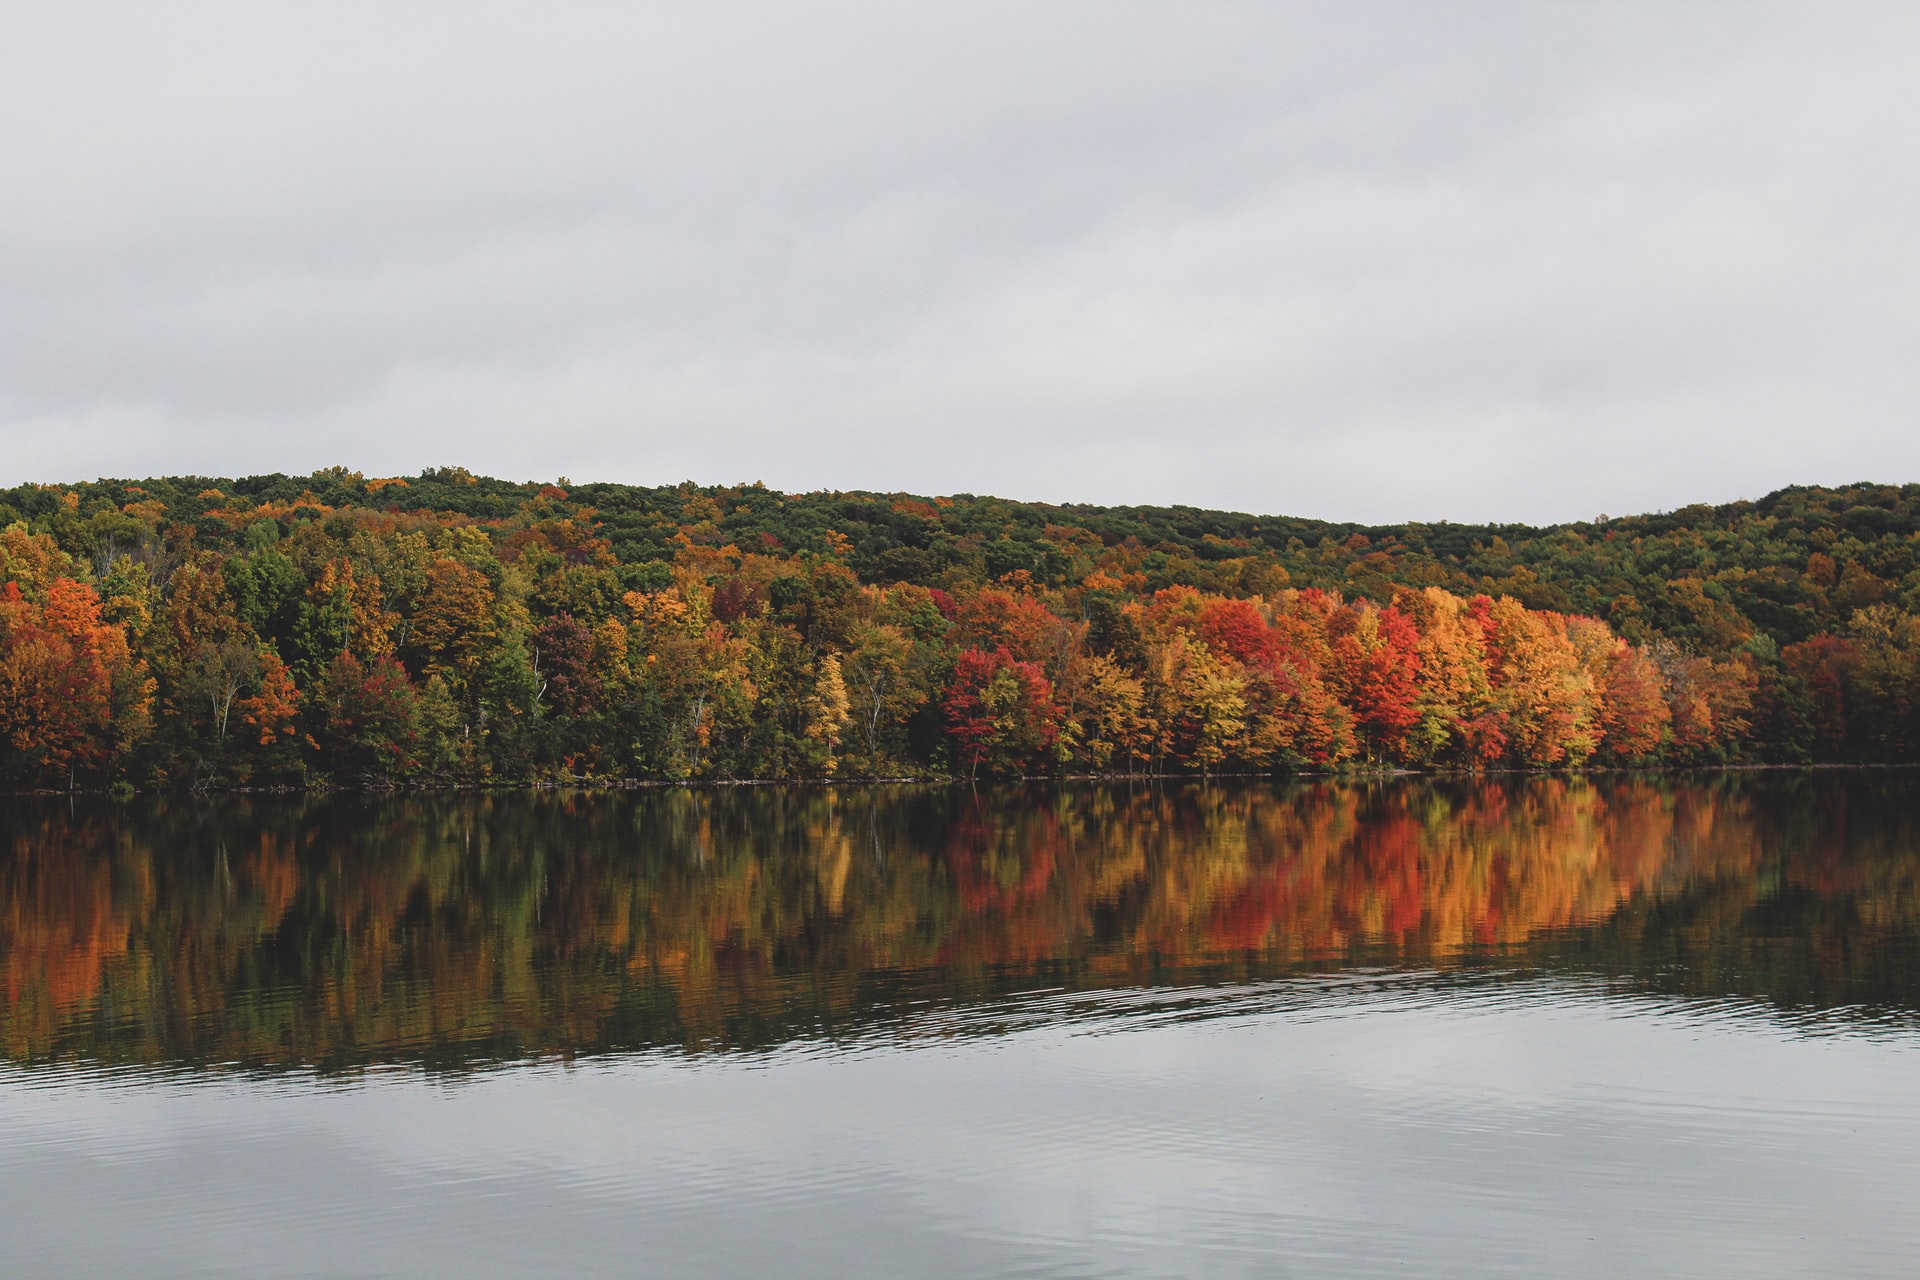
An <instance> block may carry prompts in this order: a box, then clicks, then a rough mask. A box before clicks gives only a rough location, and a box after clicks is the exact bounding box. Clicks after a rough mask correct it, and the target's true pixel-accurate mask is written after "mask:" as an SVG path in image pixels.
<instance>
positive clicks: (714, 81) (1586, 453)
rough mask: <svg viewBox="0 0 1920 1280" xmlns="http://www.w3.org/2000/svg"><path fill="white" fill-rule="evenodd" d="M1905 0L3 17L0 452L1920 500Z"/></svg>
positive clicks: (32, 10)
mask: <svg viewBox="0 0 1920 1280" xmlns="http://www.w3.org/2000/svg"><path fill="white" fill-rule="evenodd" d="M1917 122H1920V6H1916V5H1913V4H1910V3H1888V4H1881V5H1863V6H1855V5H1847V4H1837V3H1823V4H1818V5H1815V4H1804V3H1802V4H1796V5H1777V6H1775V5H1766V4H1760V3H1749V2H1746V0H1743V2H1742V3H1738V4H1728V3H1725V2H1724V0H1720V2H1716V3H1711V4H1706V3H1702V4H1692V5H1690V4H1684V3H1672V2H1663V3H1658V4H1648V5H1644V6H1635V5H1627V4H1591V5H1584V6H1576V5H1571V4H1551V3H1542V2H1538V0H1529V2H1527V3H1514V4H1484V5H1474V4H1448V5H1437V4H1430V3H1415V2H1409V3H1403V4H1366V3H1356V2H1355V0H1343V2H1340V3H1330V4H1326V5H1313V4H1294V5H1285V4H1272V3H1265V4H1232V3H1219V4H1214V3H1204V2H1199V0H1183V2H1182V3H1178V4H1172V3H1169V4H1164V5H1141V4H1128V3H1119V2H1116V0H1102V2H1100V3H1090V4H1064V3H1062V4H1042V3H1034V2H1033V0H1026V2H1025V3H1019V4H1004V5H1002V4H994V3H983V2H981V0H971V2H970V3H967V4H949V5H939V4H928V3H922V4H899V3H892V4H873V5H853V4H798V3H791V2H789V3H768V4H726V3H713V2H712V0H705V2H703V3H701V4H697V5H696V4H683V5H678V6H673V7H661V8H658V9H648V8H646V7H644V6H641V5H636V4H626V3H621V4H605V5H584V4H583V5H564V4H542V5H521V6H514V5H492V4H486V3H478V2H475V0H463V2H462V3H459V4H446V5H428V4H406V3H399V2H396V0H383V2H382V3H379V4H369V5H355V4H350V3H342V2H340V0H331V2H330V3H328V4H324V5H306V6H298V7H296V6H276V5H262V4H257V3H248V4H235V5H231V6H215V5H193V4H187V3H170V4H165V5H154V4H144V3H143V4H126V5H120V6H114V5H97V6H93V5H86V4H81V3H74V2H72V0H64V2H62V3H59V4H51V3H49V4H31V3H21V4H10V5H9V6H8V7H7V19H6V23H5V36H4V38H0V482H5V483H16V482H19V481H23V480H77V479H88V478H92V477H94V476H98V475H103V474H104V475H147V474H153V473H157V472H171V473H177V472H196V473H202V474H218V475H231V474H236V473H250V472H259V471H290V472H304V471H308V470H311V469H313V468H315V467H319V466H325V465H332V464H335V463H339V464H343V465H346V466H349V467H351V468H354V469H356V470H360V471H363V472H365V473H366V474H368V475H391V474H407V473H411V472H416V471H418V470H420V469H421V468H423V467H426V466H435V465H443V464H458V465H464V466H466V467H469V468H471V469H472V470H475V471H480V472H486V473H492V474H499V475H506V476H510V477H514V478H529V479H531V478H542V479H544V478H551V477H555V476H560V475H566V476H570V477H572V478H573V479H575V480H586V479H603V480H623V481H633V482H639V483H665V482H675V481H679V480H682V479H687V478H692V479H696V480H699V481H702V482H707V483H719V482H732V481H738V480H755V479H758V480H764V481H765V482H767V483H768V484H771V485H774V486H776V487H780V488H786V489H812V488H877V489H907V490H912V491H917V492H933V493H949V492H961V491H971V492H978V493H998V494H1005V495H1008V496H1012V497H1022V498H1037V499H1046V500H1057V501H1097V502H1163V503H1164V502H1188V503H1196V504H1202V505H1207V506H1222V507H1231V508H1236V509H1241V510H1252V511H1258V512H1270V513H1287V514H1299V515H1313V516H1325V517H1335V518H1355V519H1367V520H1382V521H1398V520H1406V519H1427V520H1432V519H1454V520H1472V519H1522V520H1532V521H1547V520H1558V519H1578V518H1586V517H1590V516H1593V515H1595V514H1597V513H1599V512H1602V511H1606V512H1611V513H1614V514H1623V513H1626V512H1629V511H1643V510H1651V509H1660V508H1668V507H1673V506H1677V505H1680V504H1683V503H1685V502H1688V501H1694V500H1725V499H1731V498H1736V497H1743V496H1744V497H1754V496H1758V495H1760V494H1761V493H1764V492H1766V491H1768V490H1770V489H1773V488H1776V487H1778V486H1780V485H1784V484H1789V483H1796V482H1844V481H1849V480H1856V479H1873V480H1882V481H1913V480H1920V429H1916V428H1917V427H1920V423H1917V422H1916V417H1917V416H1920V376H1917V371H1920V360H1917V359H1916V353H1920V249H1917V248H1916V238H1917V237H1920V123H1917Z"/></svg>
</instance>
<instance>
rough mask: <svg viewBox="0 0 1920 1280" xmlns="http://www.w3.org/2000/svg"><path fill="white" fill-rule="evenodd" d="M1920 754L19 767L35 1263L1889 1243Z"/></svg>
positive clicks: (388, 1263) (1679, 1258)
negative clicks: (1901, 767)
mask: <svg viewBox="0 0 1920 1280" xmlns="http://www.w3.org/2000/svg"><path fill="white" fill-rule="evenodd" d="M1916 781H1917V780H1916V779H1915V778H1914V777H1913V776H1912V775H1910V774H1898V773H1884V772H1883V773H1860V774H1842V773H1823V774H1809V775H1798V774H1791V775H1790V774H1768V775H1744V776H1739V775H1729V776H1725V777H1707V778H1695V779H1688V780H1684V781H1680V780H1646V779H1625V778H1622V779H1601V780H1596V781H1591V782H1585V781H1566V780H1555V779H1533V780H1518V781H1506V782H1502V781H1485V780H1483V781H1478V782H1457V783H1456V782H1431V781H1417V780H1415V781H1405V782H1391V783H1378V784H1370V785H1354V786H1342V785H1319V786H1308V787H1288V786H1284V785H1280V784H1250V785H1242V786H1232V787H1221V786H1201V785H1194V786H1176V787H1156V788H1136V789H1127V788H1096V787H1084V788H1064V789H1022V790H1012V791H1002V792H990V793H984V794H975V793H971V792H952V791H946V790H924V791H923V790H914V789H904V788H903V789H876V790H873V791H860V790H854V789H842V790H825V789H812V790H808V789H782V790H777V791H776V790H763V789H755V790H752V791H740V792H666V793H646V794H639V795H633V794H629V795H575V796H553V795H546V796H512V797H492V798H474V797H439V798H426V799H420V798H415V799H399V800H391V801H375V800H364V799H348V798H335V799H331V800H301V801H263V800H245V799H233V800H226V801H212V802H206V803H204V804H183V803H180V802H153V803H150V804H145V805H139V806H133V807H128V808H116V807H112V806H107V805H100V806H97V807H92V808H90V807H88V806H86V805H73V806H69V805H68V804H67V803H66V802H64V801H61V802H50V801H26V800H16V801H10V802H8V804H7V809H6V815H5V817H4V819H0V1049H4V1053H5V1058H4V1063H0V1271H3V1272H4V1273H5V1274H6V1275H8V1276H91V1275H103V1276H104V1275H111V1276H189V1275H191V1276H209V1275H214V1276H217V1275H235V1276H243V1275H244V1276H255V1275H262V1274H276V1275H314V1276H387V1275H395V1276H397V1275H428V1276H437V1275H447V1276H535V1275H538V1276H547V1275H594V1276H598V1275H750V1274H762V1275H781V1276H811V1275H834V1276H847V1275H855V1276H861V1275H903V1274H907V1275H928V1276H971V1275H982V1276H984V1275H1033V1276H1096V1275H1127V1276H1133V1275H1140V1276H1161V1275H1196V1276H1238V1275H1258V1276H1323V1275H1324V1276H1354V1275H1409V1274H1411V1275H1460V1276H1469V1275H1471V1276H1487V1275H1543V1274H1546V1275H1627V1274H1631V1275H1742V1276H1769V1275H1783V1276H1784V1275H1795V1276H1800V1275H1906V1274H1911V1273H1912V1272H1913V1270H1914V1264H1915V1261H1916V1259H1920V1228H1917V1227H1916V1226H1915V1225H1914V1215H1913V1213H1912V1206H1913V1205H1914V1204H1916V1203H1920V1194H1917V1193H1920V1160H1916V1158H1915V1155H1914V1153H1915V1152H1916V1151H1920V1071H1916V1070H1915V1067H1916V1065H1917V1064H1920V1059H1916V1057H1915V1054H1914V1051H1915V1049H1916V1047H1920V1032H1917V1031H1916V1028H1917V1027H1920V1019H1917V1018H1916V1013H1920V981H1916V975H1920V965H1916V963H1915V957H1916V954H1917V953H1920V951H1917V949H1916V947H1915V942H1916V940H1917V939H1920V840H1916V834H1917V833H1916V827H1915V821H1914V820H1915V816H1916V813H1920V810H1917V809H1916V805H1915V800H1916V798H1920V786H1916Z"/></svg>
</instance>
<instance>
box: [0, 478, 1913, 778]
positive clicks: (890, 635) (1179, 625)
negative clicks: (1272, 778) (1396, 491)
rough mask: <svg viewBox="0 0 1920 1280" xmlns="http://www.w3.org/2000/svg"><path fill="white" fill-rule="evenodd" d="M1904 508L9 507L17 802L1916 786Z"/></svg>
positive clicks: (1824, 494)
mask: <svg viewBox="0 0 1920 1280" xmlns="http://www.w3.org/2000/svg"><path fill="white" fill-rule="evenodd" d="M1917 510H1920V485H1907V486H1875V485H1856V486H1851V487H1848V488H1843V489H1819V488H1793V489H1785V490H1781V491H1780V492H1778V493H1775V494H1771V495H1769V496H1768V497H1766V498H1763V499H1761V500H1759V501H1757V502H1746V503H1736V504H1732V505H1728V506H1722V507H1689V508H1685V509H1683V510H1680V511H1676V512H1670V513H1666V514H1662V515H1651V516H1637V517H1630V518H1624V519H1612V520H1602V521H1596V522H1593V523H1582V524H1573V525H1563V526H1558V527H1554V528H1548V529H1535V528H1528V527H1523V526H1473V525H1453V524H1433V525H1421V524H1409V525H1400V526H1390V527H1369V526H1357V525H1343V524H1328V523H1323V522H1318V521H1311V520H1299V519H1286V518H1278V517H1264V516H1261V517H1256V516H1247V515H1236V514H1232V513H1226V512H1215V511H1201V510H1195V509H1191V508H1185V507H1172V508H1148V507H1088V506H1048V505H1043V504H1036V503H1020V502H1010V501H1005V500H1001V499H996V498H980V497H973V496H970V495H955V496H952V497H943V498H920V497H913V496H909V495H902V494H867V493H832V494H829V493H809V494H781V493H778V492H775V491H773V490H769V489H766V488H763V487H761V486H758V485H755V486H743V487H731V488H716V487H700V486H696V485H691V484H687V485H680V486H675V487H666V488H654V489H649V488H637V487H630V486H622V485H607V484H587V485H574V484H571V483H569V482H567V481H565V480H561V481H560V482H559V483H557V484H545V485H543V484H514V483H508V482H504V481H499V480H491V479H486V478H483V477H477V476H472V475H469V474H468V473H467V472H465V471H463V470H459V469H441V470H436V471H431V472H427V473H424V474H422V475H420V476H415V477H407V478H404V479H398V478H396V479H368V478H365V477H362V476H360V475H359V474H357V473H354V472H349V471H345V470H341V469H337V468H336V469H332V470H328V471H324V472H319V473H316V474H314V475H311V476H306V477H287V476H278V475H275V476H255V477H248V478H245V479H241V480H223V479H210V478H201V477H174V478H168V479H157V480H141V481H100V482H98V483H94V484H81V485H70V486H60V485H47V486H42V485H28V486H22V487H20V488H16V489H11V490H0V782H3V783H4V784H6V785H10V786H56V787H68V786H98V785H105V784H107V783H113V782H128V783H132V784H134V785H136V786H139V787H142V788H148V787H152V788H168V787H205V786H229V785H315V784H322V783H331V784H334V785H348V786H359V785H408V784H476V783H496V784H500V783H520V782H530V781H548V782H553V781H569V780H619V779H698V778H712V779H724V778H818V777H852V776H901V775H914V776H948V775H964V776H981V775H986V774H1015V773H1026V774H1039V773H1062V772H1064V773H1073V772H1144V771H1169V770H1171V771H1196V772H1207V771H1227V770H1236V771H1248V770H1255V771H1267V770H1302V769H1327V768H1340V767H1382V766H1396V767H1416V768H1417V767H1457V768H1485V767H1524V768H1565V767H1578V766H1582V765H1592V764H1608V765H1614V764H1624V765H1632V764H1693V763H1720V762H1733V761H1759V762H1794V761H1808V760H1819V761H1826V760H1833V761H1907V760H1913V759H1915V758H1916V755H1920V726H1917V725H1916V695H1917V694H1920V618H1917V617H1916V613H1917V612H1920V516H1917V515H1916V511H1917Z"/></svg>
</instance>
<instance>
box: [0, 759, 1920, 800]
mask: <svg viewBox="0 0 1920 1280" xmlns="http://www.w3.org/2000/svg"><path fill="white" fill-rule="evenodd" d="M1876 769H1878V770H1900V769H1920V761H1857V762H1856V761H1820V762H1809V763H1804V764H1798V763H1796V764H1755V763H1749V764H1711V765H1645V766H1637V767H1636V766H1631V765H1608V766H1601V767H1582V768H1578V769H1513V768H1507V769H1330V770H1326V771H1321V772H1310V771H1301V772H1291V773H1255V772H1221V773H1190V772H1180V773H1175V772H1160V773H1036V774H1010V775H1004V776H997V777H990V778H966V777H961V776H958V775H948V776H941V775H932V776H928V777H917V778H916V777H881V778H685V779H677V780H676V779H656V778H618V779H579V780H574V781H566V782H513V783H501V784H499V785H497V786H496V785H487V784H484V783H481V784H475V783H447V784H444V785H436V784H425V785H422V784H407V785H398V786H386V787H378V786H373V787H368V786H359V787H356V786H335V785H315V786H279V787H271V786H270V787H250V786H242V787H205V788H195V787H179V788H174V787H167V788H159V789H151V790H149V789H140V788H135V789H133V790H132V791H131V792H126V791H122V792H119V793H118V794H116V793H115V791H114V789H113V787H111V786H108V787H74V788H68V789H65V790H56V789H52V788H27V789H17V790H0V797H9V798H24V797H29V796H32V797H41V798H45V797H57V796H90V797H106V798H110V799H114V800H115V801H116V802H127V801H131V800H133V799H135V798H138V797H159V796H193V797H196V798H203V799H204V798H209V797H212V796H233V795H280V796H293V795H380V796H393V795H422V794H430V793H440V794H455V793H457V794H471V795H505V794H509V793H513V792H530V793H531V792H548V791H609V792H611V791H662V790H673V789H684V790H690V791H691V790H709V789H711V790H717V789H720V788H724V787H828V788H850V787H904V786H922V787H967V788H970V789H974V790H978V789H979V788H981V787H992V786H1004V785H1007V784H1010V783H1066V782H1081V783H1102V784H1108V785H1111V784H1115V783H1122V782H1128V783H1131V782H1198V783H1205V782H1223V781H1242V782H1244V781H1269V782H1296V781H1297V782H1309V781H1312V782H1376V781H1384V780H1387V779H1397V778H1435V779H1442V778H1445V779H1461V778H1569V779H1571V778H1586V777H1602V776H1614V775H1622V774H1638V775H1645V776H1679V775H1684V774H1704V773H1780V772H1787V771H1796V770H1797V771H1802V772H1813V771H1829V772H1830V771H1836V770H1845V771H1864V770H1876Z"/></svg>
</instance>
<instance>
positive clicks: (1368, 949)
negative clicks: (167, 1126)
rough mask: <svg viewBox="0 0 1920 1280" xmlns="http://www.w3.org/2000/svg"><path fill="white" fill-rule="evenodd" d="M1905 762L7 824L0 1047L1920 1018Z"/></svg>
mask: <svg viewBox="0 0 1920 1280" xmlns="http://www.w3.org/2000/svg"><path fill="white" fill-rule="evenodd" d="M1914 795H1915V787H1914V781H1913V780H1912V779H1911V778H1909V777H1908V776H1906V775H1902V774H1898V773H1873V774H1823V775H1728V776H1724V777H1720V778H1715V779H1712V780H1708V781H1704V782H1703V781H1698V780H1692V781H1686V782H1678V781H1674V780H1669V779H1650V778H1635V777H1624V776H1623V777H1618V778H1609V777H1601V778H1589V779H1572V780H1569V779H1558V778H1539V777H1528V778H1515V779H1498V778H1477V779H1416V780H1393V781H1376V782H1363V783H1333V782H1319V783H1313V784H1307V785H1298V786H1290V785H1278V784H1251V785H1220V784H1214V785H1198V784H1196V785H1180V786H1170V787H1139V788H1133V789H1128V788H1124V787H1106V786H1099V787H1085V788H1051V787H1049V788H1026V789H1020V788H1014V789H1003V790H995V791H989V792H982V793H973V792H970V791H967V790H963V789H939V788H924V789H920V788H898V789H889V788H877V789H871V790H856V789H826V788H758V789H751V790H739V791H699V790H671V791H650V792H642V793H628V794H617V795H609V794H572V795H566V794H536V795H525V794H512V795H502V796H484V795H483V796H452V797H431V796H428V797H408V798H400V799H393V800H388V801H378V800H371V799H367V798H364V797H336V798H319V799H316V798H301V799H265V798H258V797H256V798H251V799H249V798H237V799H232V800H224V801H221V802H219V803H217V804H211V805H205V804H192V803H185V802H178V801H159V802H155V803H153V804H151V805H145V806H133V807H128V808H124V809H114V808H106V807H98V808H90V809H82V810H80V811H79V812H77V813H70V812H69V810H68V809H67V808H66V807H64V806H60V807H55V806H53V805H51V804H48V805H42V804H39V803H37V802H33V803H16V804H15V805H13V806H10V807H9V810H8V811H7V813H6V814H5V815H4V816H0V1001H4V1004H3V1005H0V1051H3V1052H4V1053H5V1054H6V1056H7V1057H9V1058H11V1059H14V1060H16V1061H19V1060H44V1059H47V1058H50V1057H74V1056H77V1057H82V1058H96V1059H115V1060H133V1061H200V1062H207V1061H232V1062H245V1063H259V1064H268V1063H319V1064H345V1063H351V1062H357V1061H367V1060H377V1059H386V1058H404V1059H425V1060H430V1061H442V1062H447V1063H458V1062H461V1061H469V1060H476V1059H485V1058H489V1057H494V1056H502V1055H505V1056H512V1055H517V1054H524V1053H529V1052H543V1053H545V1052H559V1053H566V1052H573V1051H576V1050H580V1051H584V1050H593V1049H602V1048H609V1047H618V1046H633V1045H649V1044H653V1045H679V1046H685V1047H689V1048H696V1049H697V1048H701V1047H706V1046H720V1045H753V1044H764V1043H773V1042H777V1041H779V1040H782V1039H785V1038H789V1037H792V1036H796V1035H807V1034H820V1033H836V1032H838V1031H841V1030H844V1029H848V1028H851V1027H854V1026H856V1025H859V1024H861V1023H865V1022H870V1021H872V1020H874V1019H885V1018H889V1017H897V1016H901V1014H902V1012H903V1010H905V1009H908V1008H910V1007H916V1006H914V1005H913V1002H914V1001H929V1000H930V1001H934V1002H950V1001H954V1000H967V999H974V998H980V997H985V996H991V995H993V994H995V993H997V992H1004V991H1008V990H1017V989H1020V988H1022V987H1031V986H1033V985H1036V980H1038V981H1040V982H1042V983H1044V984H1051V985H1064V986H1080V987H1098V986H1109V985H1121V984H1133V983H1146V982H1183V981H1184V982H1194V981H1208V980H1213V979H1218V978H1245V977H1262V976H1270V975H1274V974H1279V973H1285V972H1288V971H1291V970H1293V969H1295V968H1297V967H1299V966H1303V965H1305V966H1325V965H1337V964H1339V963H1340V962H1341V961H1342V959H1343V958H1353V957H1364V958H1366V959H1367V960H1368V962H1370V963H1371V962H1377V961H1386V962H1391V963H1411V964H1422V965H1424V964H1434V965H1440V966H1448V965H1451V964H1454V963H1456V962H1458V961H1460V960H1461V959H1462V958H1463V957H1488V956H1492V957H1496V958H1497V959H1498V961H1499V962H1501V963H1506V962H1512V961H1515V960H1517V961H1519V962H1521V963H1526V964H1543V965H1545V966H1547V967H1549V968H1552V969H1557V970H1568V971H1578V972H1585V973H1595V972H1598V973H1603V974H1609V975H1614V976H1618V977H1622V978H1626V979H1628V980H1630V981H1632V982H1633V983H1635V984H1636V985H1637V986H1639V987H1642V988H1647V987H1651V988H1654V989H1659V990H1671V991H1677V992H1683V993H1727V992H1737V993H1751V994H1755V995H1759V996H1763V997H1766V998H1770V999H1776V1000H1779V1001H1781V1002H1786V1003H1799V1004H1810V1005H1815V1006H1832V1005H1839V1004H1851V1003H1862V1002H1868V1003H1877V1004H1881V1005H1892V1006H1895V1007H1899V1008H1909V1007H1916V1006H1917V1005H1920V971H1916V967H1915V963H1914V940H1915V937H1916V934H1917V933H1920V867H1917V866H1916V861H1917V859H1916V845H1915V840H1914V836H1915V831H1914V817H1913V804H1912V801H1913V798H1914Z"/></svg>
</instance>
